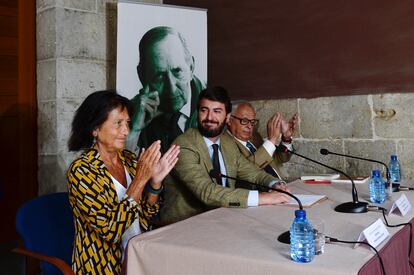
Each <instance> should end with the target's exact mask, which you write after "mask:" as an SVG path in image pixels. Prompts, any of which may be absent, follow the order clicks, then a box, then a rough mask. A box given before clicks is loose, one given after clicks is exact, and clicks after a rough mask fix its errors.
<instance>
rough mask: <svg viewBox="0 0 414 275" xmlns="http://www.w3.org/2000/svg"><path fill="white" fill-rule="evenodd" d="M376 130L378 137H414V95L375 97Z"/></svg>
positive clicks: (373, 97)
mask: <svg viewBox="0 0 414 275" xmlns="http://www.w3.org/2000/svg"><path fill="white" fill-rule="evenodd" d="M372 99H373V100H372V101H373V111H374V128H375V133H376V135H377V136H378V137H384V138H407V137H413V136H414V127H412V122H413V121H414V109H413V106H414V94H413V93H409V94H383V95H373V96H372Z"/></svg>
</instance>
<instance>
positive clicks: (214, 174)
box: [209, 169, 303, 210]
mask: <svg viewBox="0 0 414 275" xmlns="http://www.w3.org/2000/svg"><path fill="white" fill-rule="evenodd" d="M209 175H210V177H212V178H216V177H217V176H218V177H223V178H228V179H232V180H236V181H241V182H244V183H248V184H251V185H254V186H258V187H265V188H267V189H268V190H273V191H276V192H279V193H283V194H286V195H288V196H289V197H291V198H293V199H294V200H295V201H297V203H298V204H299V209H300V210H303V206H302V202H301V201H300V200H299V199H298V197H296V196H295V195H293V194H291V193H289V192H287V191H284V190H280V189H277V188H273V187H270V186H265V185H260V184H257V183H254V182H250V181H247V180H242V179H239V178H235V177H230V176H227V175H224V174H222V173H220V172H218V171H216V170H214V169H212V170H210V173H209Z"/></svg>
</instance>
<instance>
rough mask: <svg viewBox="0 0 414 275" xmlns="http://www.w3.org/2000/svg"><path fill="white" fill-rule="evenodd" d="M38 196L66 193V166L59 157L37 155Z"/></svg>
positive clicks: (54, 155)
mask: <svg viewBox="0 0 414 275" xmlns="http://www.w3.org/2000/svg"><path fill="white" fill-rule="evenodd" d="M38 163H39V170H38V181H39V195H44V194H49V193H55V192H65V191H67V190H68V189H67V180H66V172H67V169H68V166H67V165H66V163H65V161H64V160H63V159H62V157H61V156H59V155H56V154H52V155H39V160H38Z"/></svg>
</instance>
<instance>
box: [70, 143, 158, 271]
mask: <svg viewBox="0 0 414 275" xmlns="http://www.w3.org/2000/svg"><path fill="white" fill-rule="evenodd" d="M119 157H120V158H121V160H122V162H123V164H124V166H125V167H126V169H127V171H128V173H129V175H130V176H131V178H134V176H135V169H136V165H137V162H136V158H135V155H134V154H133V153H131V152H130V151H128V150H123V151H120V152H119ZM67 177H68V185H69V186H68V189H69V202H70V205H71V207H72V211H73V216H74V224H75V240H74V247H73V254H72V269H73V270H74V271H75V272H76V273H77V274H120V273H121V266H122V244H121V237H122V234H123V233H124V232H125V230H126V229H128V227H129V226H130V225H131V224H132V223H133V222H134V220H135V219H136V218H137V217H139V223H140V225H141V230H142V231H146V230H147V229H148V223H149V220H150V219H151V218H152V216H153V215H155V214H156V213H157V212H158V210H159V204H158V203H157V204H155V205H150V204H149V203H148V202H147V198H146V194H145V191H144V192H143V195H142V197H141V200H140V201H139V202H138V203H137V202H135V201H134V200H133V199H132V198H131V197H129V196H128V195H125V196H124V197H123V198H122V200H121V201H118V197H117V194H116V190H115V187H114V184H113V182H112V180H111V176H110V174H109V171H108V170H107V169H106V167H105V165H104V163H103V161H102V159H101V158H100V155H99V153H98V151H97V150H95V149H88V150H86V151H85V152H84V153H83V154H82V155H81V156H80V157H79V158H77V159H76V160H75V161H73V162H72V164H71V166H70V167H69V170H68V173H67Z"/></svg>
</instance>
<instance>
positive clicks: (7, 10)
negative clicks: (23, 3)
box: [0, 6, 18, 17]
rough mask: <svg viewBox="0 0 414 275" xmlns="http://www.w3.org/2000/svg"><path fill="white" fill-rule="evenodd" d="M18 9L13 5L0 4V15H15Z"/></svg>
mask: <svg viewBox="0 0 414 275" xmlns="http://www.w3.org/2000/svg"><path fill="white" fill-rule="evenodd" d="M17 13H18V9H17V8H14V7H4V6H0V16H13V17H16V16H17Z"/></svg>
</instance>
